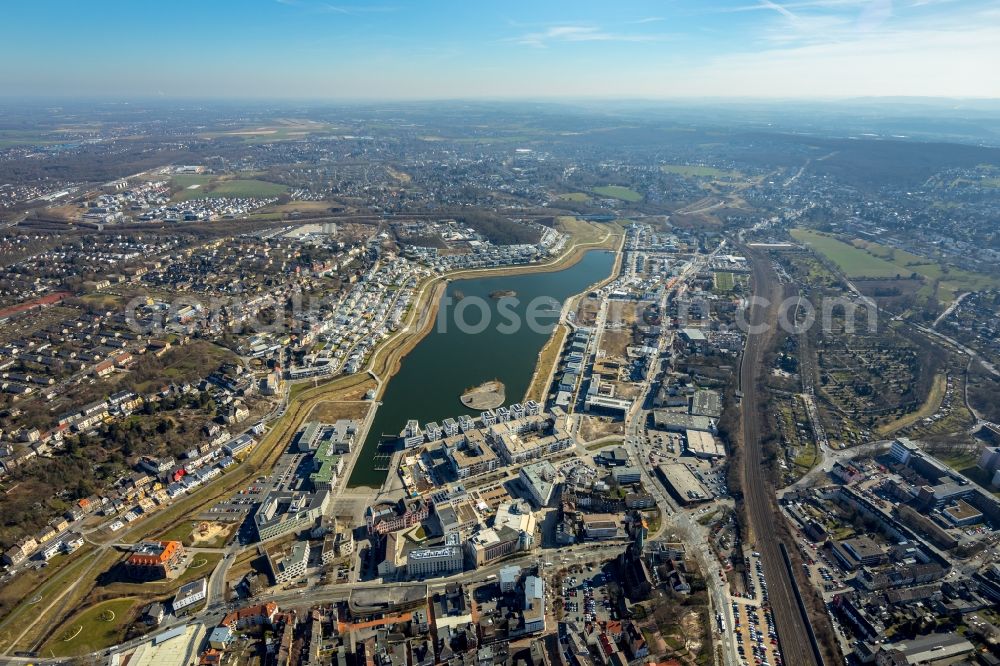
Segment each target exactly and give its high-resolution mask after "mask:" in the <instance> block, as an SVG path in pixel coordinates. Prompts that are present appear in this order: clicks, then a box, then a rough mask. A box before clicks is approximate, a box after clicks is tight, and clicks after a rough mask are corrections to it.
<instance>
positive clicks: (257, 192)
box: [174, 176, 288, 201]
mask: <svg viewBox="0 0 1000 666" xmlns="http://www.w3.org/2000/svg"><path fill="white" fill-rule="evenodd" d="M189 178H190V176H189ZM191 185H199V187H196V188H192V187H191V186H190V185H189V186H187V187H186V188H185V189H182V190H181V191H180V192H178V193H177V194H176V195H175V196H174V200H176V201H189V200H191V199H209V198H212V197H240V198H244V197H261V198H264V197H276V196H279V195H281V194H284V193H285V191H286V190H287V189H288V188H287V187H285V186H284V185H280V184H278V183H269V182H268V181H266V180H256V179H246V180H244V179H234V180H215V181H211V182H207V183H202V182H194V183H191Z"/></svg>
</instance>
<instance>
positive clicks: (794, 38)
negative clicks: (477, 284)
mask: <svg viewBox="0 0 1000 666" xmlns="http://www.w3.org/2000/svg"><path fill="white" fill-rule="evenodd" d="M3 19H4V21H3V22H4V25H5V30H4V39H3V40H2V41H0V62H2V63H3V64H2V65H0V96H8V97H10V96H49V95H54V96H63V95H66V96H78V95H86V96H97V97H105V96H110V97H148V96H163V97H167V98H175V97H176V98H191V97H196V98H197V97H222V98H227V97H233V98H246V97H252V98H298V99H304V98H332V99H415V98H416V99H428V98H431V99H434V98H560V97H585V98H690V97H730V96H732V97H762V98H774V97H779V98H780V97H802V98H822V97H851V96H859V95H926V96H956V97H1000V67H998V66H997V63H1000V37H998V36H1000V3H998V2H997V1H996V0H787V1H782V0H718V1H712V0H705V1H699V0H660V1H658V2H627V1H623V2H622V1H620V2H611V1H607V0H606V1H604V2H588V1H582V0H576V1H571V2H566V1H547V0H532V1H524V0H508V1H507V2H492V1H488V0H484V1H477V0H466V1H463V2H455V1H451V0H441V1H435V0H425V1H423V2H414V1H410V0H384V1H383V0H373V1H372V2H338V1H337V0H329V1H317V0H240V1H235V0H201V1H198V2H194V1H189V0H170V1H169V2H167V1H162V0H161V1H159V2H157V1H154V0H149V1H147V0H134V1H131V2H124V1H118V2H115V1H93V2H84V1H82V0H80V1H55V0H30V1H27V0H7V1H6V2H5V3H4V10H3Z"/></svg>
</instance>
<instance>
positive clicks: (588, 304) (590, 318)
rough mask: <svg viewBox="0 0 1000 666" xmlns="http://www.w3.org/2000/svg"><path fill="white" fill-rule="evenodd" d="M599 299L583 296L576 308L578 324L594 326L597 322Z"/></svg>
mask: <svg viewBox="0 0 1000 666" xmlns="http://www.w3.org/2000/svg"><path fill="white" fill-rule="evenodd" d="M597 308H598V301H597V299H596V298H581V299H580V305H579V306H577V308H576V324H577V325H578V326H593V325H594V324H595V323H597Z"/></svg>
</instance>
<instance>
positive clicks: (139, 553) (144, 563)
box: [128, 541, 181, 567]
mask: <svg viewBox="0 0 1000 666" xmlns="http://www.w3.org/2000/svg"><path fill="white" fill-rule="evenodd" d="M180 550H181V542H180V541H145V542H143V543H141V544H139V548H137V549H136V550H135V552H133V553H132V554H131V555H130V556H129V558H128V563H129V564H130V565H132V566H134V567H155V566H160V565H163V564H166V563H167V562H169V561H170V560H171V559H173V557H174V556H175V555H176V554H177V553H179V552H180Z"/></svg>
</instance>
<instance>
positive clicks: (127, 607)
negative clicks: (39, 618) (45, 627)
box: [41, 597, 138, 657]
mask: <svg viewBox="0 0 1000 666" xmlns="http://www.w3.org/2000/svg"><path fill="white" fill-rule="evenodd" d="M137 603H138V601H137V600H136V599H134V598H132V597H127V598H125V599H112V600H111V601H105V602H103V603H99V604H95V605H93V606H91V607H90V608H88V609H87V610H85V611H83V612H82V613H78V614H77V615H75V616H74V617H72V618H70V619H69V620H68V621H67V622H65V623H64V624H63V625H62V626H61V627H60V628H59V629H58V630H56V632H55V633H54V634H53V635H52V638H50V639H49V641H48V642H47V643H46V644H45V646H44V647H43V649H42V650H41V654H44V655H46V656H48V655H53V656H56V657H66V656H72V655H79V654H86V653H88V652H96V651H98V650H100V649H102V648H106V647H108V646H109V645H114V644H116V643H119V642H120V641H121V639H122V638H123V637H124V634H125V628H126V626H127V625H128V622H129V620H130V619H131V616H132V610H133V608H134V607H135V606H136V605H137Z"/></svg>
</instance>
